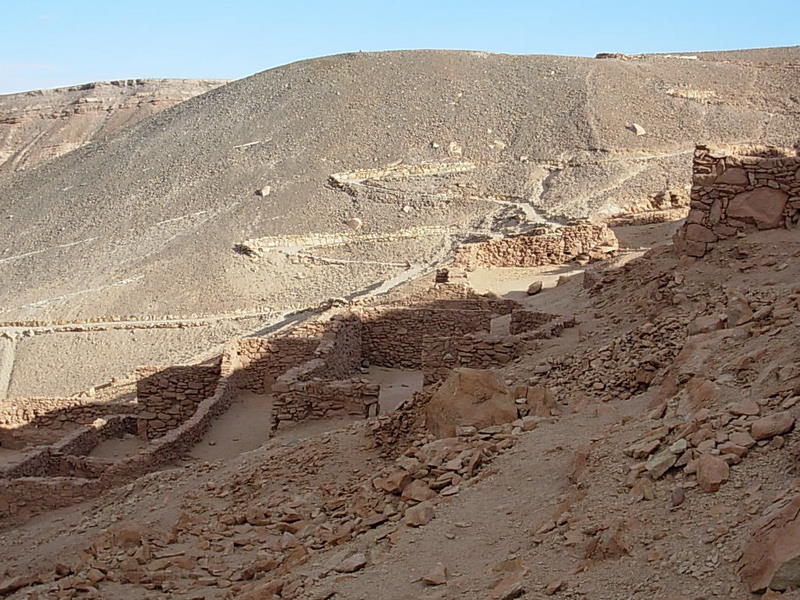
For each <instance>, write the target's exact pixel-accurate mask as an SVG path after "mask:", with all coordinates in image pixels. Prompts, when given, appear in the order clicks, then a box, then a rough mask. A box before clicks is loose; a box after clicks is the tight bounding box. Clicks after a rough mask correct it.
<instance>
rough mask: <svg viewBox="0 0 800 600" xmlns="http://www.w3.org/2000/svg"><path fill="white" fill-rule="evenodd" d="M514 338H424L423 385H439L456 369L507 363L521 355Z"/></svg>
mask: <svg viewBox="0 0 800 600" xmlns="http://www.w3.org/2000/svg"><path fill="white" fill-rule="evenodd" d="M522 344H523V341H522V340H521V339H520V338H519V337H517V336H499V335H490V334H488V333H473V334H468V335H464V336H459V337H432V336H426V337H425V339H424V343H423V349H422V371H423V375H424V381H425V384H430V383H433V382H435V381H440V380H442V379H444V378H446V377H447V375H448V373H449V371H450V370H451V369H454V368H456V367H471V368H475V369H488V368H490V367H501V366H503V365H505V364H507V363H509V362H510V361H511V360H512V359H513V358H514V357H516V356H518V355H519V353H520V352H521V346H522Z"/></svg>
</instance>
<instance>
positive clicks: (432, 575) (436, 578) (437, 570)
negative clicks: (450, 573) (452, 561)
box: [422, 563, 447, 585]
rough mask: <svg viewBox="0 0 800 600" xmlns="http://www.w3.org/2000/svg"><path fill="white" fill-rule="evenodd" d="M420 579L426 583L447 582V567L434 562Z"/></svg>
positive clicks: (438, 583) (439, 583)
mask: <svg viewBox="0 0 800 600" xmlns="http://www.w3.org/2000/svg"><path fill="white" fill-rule="evenodd" d="M422 581H423V582H425V583H427V584H428V585H444V584H445V583H447V568H446V567H445V566H444V565H443V564H442V563H436V565H435V566H434V567H433V568H432V569H431V570H430V571H428V572H427V573H426V574H425V576H424V577H423V578H422Z"/></svg>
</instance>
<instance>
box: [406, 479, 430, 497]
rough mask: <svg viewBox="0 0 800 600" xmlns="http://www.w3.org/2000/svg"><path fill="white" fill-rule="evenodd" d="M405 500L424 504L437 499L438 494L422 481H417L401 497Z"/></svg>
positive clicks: (407, 487)
mask: <svg viewBox="0 0 800 600" xmlns="http://www.w3.org/2000/svg"><path fill="white" fill-rule="evenodd" d="M400 497H401V498H403V500H413V501H414V502H424V501H425V500H431V499H432V498H435V497H436V492H434V491H433V490H432V489H431V488H429V487H428V486H427V485H426V484H425V482H424V481H422V480H421V479H415V480H414V481H412V482H411V483H409V484H408V485H407V486H406V487H405V489H404V490H403V493H402V494H401V495H400Z"/></svg>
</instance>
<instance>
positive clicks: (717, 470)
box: [697, 454, 731, 492]
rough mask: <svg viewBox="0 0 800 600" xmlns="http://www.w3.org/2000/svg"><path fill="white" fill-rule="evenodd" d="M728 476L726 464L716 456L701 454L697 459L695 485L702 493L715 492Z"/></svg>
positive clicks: (728, 469) (729, 471)
mask: <svg viewBox="0 0 800 600" xmlns="http://www.w3.org/2000/svg"><path fill="white" fill-rule="evenodd" d="M730 474H731V468H730V467H729V466H728V463H726V462H725V461H724V460H722V459H721V458H719V457H718V456H714V455H712V454H701V455H700V458H698V459H697V483H698V485H699V486H700V489H702V490H703V491H704V492H716V491H717V490H718V489H719V488H720V486H721V485H722V484H723V483H724V482H726V481H728V478H729V477H730Z"/></svg>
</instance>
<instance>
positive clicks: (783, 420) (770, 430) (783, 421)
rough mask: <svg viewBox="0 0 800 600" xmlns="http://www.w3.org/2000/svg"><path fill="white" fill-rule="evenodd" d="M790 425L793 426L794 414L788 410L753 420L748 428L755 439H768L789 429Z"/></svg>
mask: <svg viewBox="0 0 800 600" xmlns="http://www.w3.org/2000/svg"><path fill="white" fill-rule="evenodd" d="M792 427H794V416H792V414H791V413H790V412H787V411H783V412H779V413H775V414H774V415H769V416H768V417H761V418H760V419H758V420H757V421H754V422H753V426H752V427H751V428H750V435H751V436H753V439H754V440H756V441H758V440H768V439H769V438H771V437H775V436H776V435H782V434H784V433H786V432H788V431H790V430H791V429H792Z"/></svg>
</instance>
